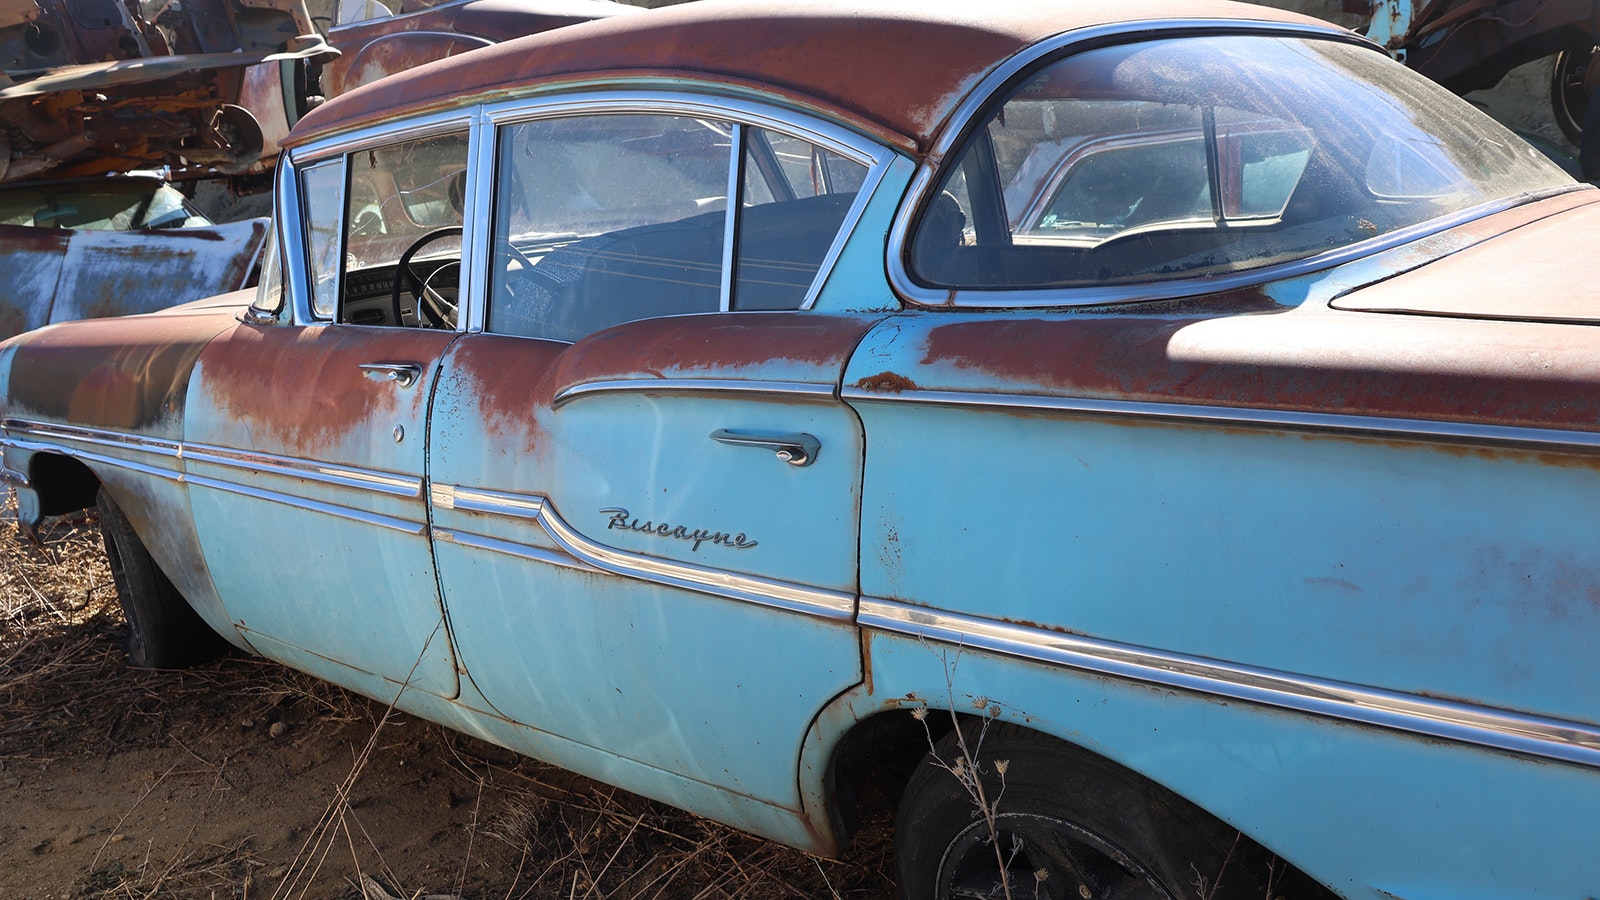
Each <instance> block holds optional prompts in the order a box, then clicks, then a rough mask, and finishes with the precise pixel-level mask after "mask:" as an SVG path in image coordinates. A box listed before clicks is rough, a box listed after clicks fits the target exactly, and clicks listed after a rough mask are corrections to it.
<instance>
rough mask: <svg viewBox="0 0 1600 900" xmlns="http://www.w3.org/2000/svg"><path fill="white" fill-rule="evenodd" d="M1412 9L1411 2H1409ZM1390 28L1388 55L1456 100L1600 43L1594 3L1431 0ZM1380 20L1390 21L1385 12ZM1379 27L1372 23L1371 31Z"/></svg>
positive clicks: (1385, 8) (1383, 8)
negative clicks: (1527, 67) (1528, 66)
mask: <svg viewBox="0 0 1600 900" xmlns="http://www.w3.org/2000/svg"><path fill="white" fill-rule="evenodd" d="M1408 2H1411V0H1408ZM1412 5H1414V6H1416V7H1417V8H1416V9H1415V11H1414V14H1413V16H1412V17H1411V19H1410V21H1409V22H1406V23H1404V24H1403V25H1401V26H1396V27H1391V28H1390V29H1389V30H1390V31H1393V32H1394V34H1393V35H1392V37H1391V38H1390V40H1388V42H1387V43H1388V46H1389V47H1390V49H1391V50H1394V51H1396V52H1399V53H1401V54H1403V56H1404V58H1405V61H1406V64H1407V65H1408V66H1410V67H1412V68H1413V69H1416V70H1417V71H1419V72H1421V73H1422V74H1424V75H1426V76H1428V77H1429V78H1431V79H1433V80H1434V81H1437V82H1439V83H1440V84H1442V85H1444V86H1445V87H1446V88H1449V89H1450V90H1452V91H1455V92H1456V93H1467V92H1469V91H1476V90H1482V89H1485V88H1491V87H1494V86H1495V85H1496V84H1498V83H1499V82H1500V79H1502V78H1504V77H1505V75H1506V73H1507V72H1510V71H1511V70H1512V69H1514V68H1516V67H1517V66H1520V65H1522V64H1524V63H1528V62H1532V61H1533V60H1536V59H1541V58H1543V57H1546V56H1550V55H1552V54H1554V53H1557V52H1559V51H1562V50H1574V49H1584V50H1587V49H1588V48H1591V47H1593V46H1594V45H1595V43H1596V42H1597V40H1600V3H1596V2H1595V0H1434V2H1429V3H1425V4H1424V3H1421V2H1420V0H1416V2H1414V3H1413V4H1412ZM1375 7H1376V8H1377V12H1379V13H1380V14H1384V15H1390V14H1392V13H1393V11H1394V10H1393V8H1392V7H1389V5H1388V4H1375ZM1375 25H1376V23H1375Z"/></svg>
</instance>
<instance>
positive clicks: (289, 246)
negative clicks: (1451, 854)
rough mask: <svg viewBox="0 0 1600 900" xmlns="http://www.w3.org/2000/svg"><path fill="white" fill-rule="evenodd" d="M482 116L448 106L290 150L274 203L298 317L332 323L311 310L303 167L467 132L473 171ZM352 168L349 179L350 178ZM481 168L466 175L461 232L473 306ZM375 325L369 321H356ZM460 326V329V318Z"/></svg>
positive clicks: (464, 288)
mask: <svg viewBox="0 0 1600 900" xmlns="http://www.w3.org/2000/svg"><path fill="white" fill-rule="evenodd" d="M477 123H478V116H477V114H476V108H475V107H473V108H467V109H460V110H447V111H445V112H439V113H433V114H430V115H424V116H418V117H416V118H411V119H406V120H405V121H403V122H391V123H386V124H383V125H374V126H371V127H368V128H362V129H359V130H357V131H350V132H346V133H343V134H338V135H335V136H333V137H330V138H326V139H324V140H320V141H316V142H313V143H310V144H306V145H305V146H302V147H296V148H295V149H293V150H291V151H289V152H288V153H287V154H285V156H286V159H285V160H284V162H286V163H287V165H280V166H279V167H278V172H279V176H278V182H277V185H276V189H275V191H274V194H275V208H276V212H277V216H278V220H279V221H280V222H282V223H283V235H284V238H283V239H284V246H283V250H284V257H285V265H284V278H285V280H286V282H287V283H286V284H285V285H284V291H285V295H286V296H287V297H288V298H289V303H288V304H287V305H288V307H289V308H291V309H292V310H293V312H294V320H293V321H294V322H295V323H296V324H299V325H328V324H332V320H331V319H327V318H322V317H319V316H316V315H314V314H313V313H312V310H311V297H310V295H309V293H308V288H309V286H310V283H311V281H310V274H311V273H310V269H309V266H308V264H307V260H306V251H307V249H308V248H307V244H306V239H305V227H306V223H305V218H304V216H302V215H301V209H300V185H301V183H300V169H301V168H303V167H306V166H310V165H314V164H316V163H318V162H323V161H325V160H329V159H333V158H336V157H341V156H346V155H348V154H350V153H354V152H357V151H360V150H368V149H374V148H377V147H381V146H385V145H388V144H394V143H399V142H401V141H409V140H416V139H418V138H425V137H434V136H436V135H440V134H450V133H456V132H466V133H467V134H468V139H467V140H468V143H467V165H468V172H469V173H470V172H472V171H473V170H472V168H471V167H472V164H473V163H475V162H476V161H477V159H478V156H479V154H478V153H477V143H478V141H479V139H480V138H479V134H478V128H477V127H476V126H477ZM348 177H349V176H348V173H346V180H347V181H348ZM481 177H482V174H481V172H480V173H477V174H476V175H474V176H473V177H469V178H468V179H467V185H466V196H465V198H464V200H463V203H462V210H463V214H464V215H467V219H466V221H467V224H468V225H469V226H470V227H467V228H465V229H463V232H462V237H461V258H462V260H463V264H462V273H461V274H462V282H461V288H460V289H461V302H462V305H463V306H467V305H470V301H471V300H472V298H473V296H474V289H473V287H472V284H473V283H472V282H471V280H470V278H469V270H470V267H469V266H468V265H467V262H466V261H468V260H471V259H472V258H473V256H474V254H475V253H476V252H477V251H476V248H477V246H478V243H477V242H478V241H480V240H481V237H479V235H480V233H481V230H482V226H481V225H479V224H476V223H475V222H474V220H473V219H472V218H471V216H470V214H468V213H469V211H474V210H476V208H477V207H476V205H475V203H476V199H477V198H476V194H477V192H478V191H479V180H480V178H481ZM357 327H361V328H371V327H373V326H370V325H362V326H357ZM457 330H458V331H459V330H461V325H460V324H459V323H458V325H457Z"/></svg>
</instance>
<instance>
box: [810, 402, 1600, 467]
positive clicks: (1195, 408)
mask: <svg viewBox="0 0 1600 900" xmlns="http://www.w3.org/2000/svg"><path fill="white" fill-rule="evenodd" d="M841 397H842V398H843V399H844V400H845V401H846V402H851V403H857V402H861V403H923V404H928V405H932V406H951V407H973V408H982V407H990V408H1000V409H1017V410H1038V411H1043V412H1061V413H1075V414H1081V415H1086V416H1110V417H1118V418H1123V417H1130V418H1141V419H1166V420H1171V421H1175V422H1192V423H1200V424H1214V425H1227V426H1249V427H1257V428H1273V429H1284V430H1293V431H1302V430H1304V431H1335V432H1341V433H1346V434H1354V435H1384V436H1392V437H1414V438H1416V439H1418V440H1425V441H1455V442H1465V443H1493V444H1507V445H1512V446H1521V447H1528V448H1534V449H1540V450H1577V451H1583V452H1595V451H1600V432H1592V431H1571V430H1559V429H1550V428H1528V427H1523V426H1518V425H1487V424H1475V423H1470V422H1446V421H1434V420H1430V419H1400V418H1388V417H1384V416H1363V415H1355V414H1345V413H1318V412H1296V411H1287V410H1284V411H1280V410H1271V409H1249V408H1245V407H1231V406H1206V405H1203V404H1190V403H1159V402H1155V401H1145V400H1094V399H1089V398H1083V397H1040V396H1035V395H1030V394H987V393H978V392H971V393H968V392H965V391H930V390H908V391H902V392H900V393H897V394H879V393H874V392H872V391H864V390H861V389H860V388H846V389H845V390H844V391H843V392H842V394H841Z"/></svg>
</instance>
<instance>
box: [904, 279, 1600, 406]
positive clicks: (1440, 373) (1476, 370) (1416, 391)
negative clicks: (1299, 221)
mask: <svg viewBox="0 0 1600 900" xmlns="http://www.w3.org/2000/svg"><path fill="white" fill-rule="evenodd" d="M1418 275H1419V277H1421V278H1423V279H1425V278H1426V277H1427V276H1426V275H1425V273H1424V272H1419V273H1418ZM1416 286H1418V285H1415V284H1414V285H1413V287H1416ZM1586 296H1589V297H1590V298H1591V301H1593V300H1600V290H1594V291H1587V292H1586ZM1356 297H1359V294H1357V295H1356ZM997 348H1004V349H1003V350H1001V349H997ZM923 360H924V362H926V363H928V364H930V365H933V366H935V368H931V369H922V370H921V374H920V375H919V378H918V384H919V386H920V387H921V388H923V389H928V390H939V389H942V388H945V389H947V388H950V387H952V386H953V382H952V384H940V383H937V382H935V381H933V380H932V378H931V375H930V373H931V372H937V371H940V370H944V371H946V372H950V373H951V374H950V377H951V378H952V379H957V378H958V377H959V376H958V375H957V374H956V373H957V372H958V371H959V370H963V369H965V370H979V371H982V372H984V373H985V374H987V375H989V376H992V377H995V378H998V379H1000V380H1001V381H1002V382H1003V383H1008V384H1015V385H1017V386H1018V389H1019V390H1025V391H1026V392H1030V393H1032V392H1038V391H1040V390H1041V389H1042V390H1043V391H1044V392H1045V393H1048V394H1057V393H1059V394H1063V395H1067V396H1072V397H1081V398H1090V399H1105V400H1126V401H1147V402H1160V403H1190V404H1203V405H1213V406H1224V407H1241V408H1259V409H1272V410H1286V411H1301V412H1316V413H1335V414H1339V413H1342V414H1351V415H1362V416H1389V417H1400V418H1413V419H1417V418H1420V419H1435V420H1446V421H1456V422H1472V423H1485V424H1495V425H1512V426H1525V427H1535V428H1539V427H1543V428H1563V429H1572V430H1579V431H1600V396H1597V395H1596V394H1595V392H1594V390H1593V387H1592V385H1593V383H1594V380H1595V379H1597V378H1600V331H1597V330H1596V329H1594V328H1592V327H1588V326H1575V325H1565V326H1559V325H1538V324H1529V325H1525V326H1521V327H1516V326H1511V327H1508V326H1507V325H1506V324H1505V323H1496V322H1487V321H1471V320H1460V319H1443V318H1434V317H1426V316H1395V315H1389V314H1379V313H1357V312H1344V311H1338V312H1333V313H1327V312H1323V311H1320V310H1316V309H1288V308H1283V309H1281V310H1280V311H1278V312H1275V313H1261V314H1256V315H1247V316H1220V317H1208V316H1204V315H1192V316H1148V315H1128V314H1126V313H1123V314H1107V315H1099V314H1087V315H1075V316H1069V317H1051V318H1039V319H1016V318H1009V317H1008V318H1004V319H990V320H979V321H967V322H954V323H951V324H948V325H940V326H937V327H935V328H933V329H931V330H930V331H929V334H928V337H927V344H926V346H925V348H924V356H923Z"/></svg>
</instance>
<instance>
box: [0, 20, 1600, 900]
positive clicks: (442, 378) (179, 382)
mask: <svg viewBox="0 0 1600 900" xmlns="http://www.w3.org/2000/svg"><path fill="white" fill-rule="evenodd" d="M891 42H892V43H893V45H894V46H895V47H896V48H897V50H898V52H897V53H895V54H893V55H892V58H890V57H889V55H886V54H884V53H882V52H881V48H882V47H884V46H887V45H889V44H890V43H891ZM778 46H781V47H783V48H785V50H784V52H782V53H774V52H768V48H771V47H778ZM1173 73H1181V74H1182V77H1174V74H1173ZM274 197H275V203H276V207H275V208H276V212H277V222H278V224H279V228H278V231H277V232H276V235H275V236H274V238H273V239H272V240H271V241H270V242H269V245H268V252H267V258H266V260H265V261H264V263H263V275H262V280H261V284H260V286H259V288H258V289H257V291H256V292H254V293H253V294H235V295H229V296H224V297H218V298H213V299H211V300H207V301H200V302H197V303H194V304H190V305H187V306H184V307H179V308H176V309H172V310H167V311H163V312H160V313H154V314H150V315H143V316H132V317H126V318H121V319H106V320H96V321H84V322H75V323H65V324H62V325H58V326H55V327H52V328H48V329H44V330H42V331H40V332H37V333H33V334H29V335H23V336H19V337H17V338H13V339H11V340H9V341H7V342H5V343H4V344H0V396H3V397H4V409H3V417H0V447H3V462H4V466H3V469H0V474H3V476H4V477H5V478H6V479H7V480H8V481H9V483H10V484H12V485H13V487H15V488H16V491H17V496H18V502H19V520H20V521H21V523H22V524H23V525H24V526H25V527H27V526H30V525H33V524H36V523H38V522H39V521H40V520H41V519H42V517H44V516H48V515H59V514H65V513H68V512H72V511H76V510H80V509H85V508H89V507H95V508H97V509H98V511H99V514H100V516H101V521H102V525H103V528H104V530H105V534H106V538H107V547H108V552H109V553H110V555H111V558H112V561H113V570H114V572H116V573H117V585H118V591H119V593H120V594H121V596H122V599H123V604H124V608H125V610H126V611H127V614H128V622H129V635H130V656H131V658H132V659H133V661H134V662H135V663H136V664H140V665H159V666H167V665H179V664H184V663H188V662H193V661H195V660H196V659H200V658H204V657H205V656H206V655H207V654H208V653H210V652H213V651H214V650H215V649H216V647H215V644H216V642H217V641H219V640H225V641H227V642H228V643H229V644H231V645H233V646H234V647H237V648H239V649H241V650H244V651H248V652H252V653H256V654H259V655H262V656H266V657H269V658H271V659H275V660H278V661H280V662H283V663H285V664H287V665H290V666H292V667H295V668H297V669H301V670H304V671H307V672H310V673H313V674H316V675H318V676H320V677H323V678H326V679H328V680H331V681H334V682H337V683H339V684H342V685H345V686H347V687H350V688H351V689H354V690H357V691H360V692H362V693H364V694H366V695H369V696H372V697H375V698H378V699H380V700H382V701H383V702H386V703H393V704H394V706H395V707H396V708H398V709H402V710H405V711H407V712H409V713H412V714H415V715H418V716H422V717H425V718H428V719H430V720H433V721H436V722H440V723H443V724H445V725H448V726H451V727H454V728H458V729H461V730H463V731H465V732H468V733H471V734H473V735H476V736H479V737H482V738H484V739H487V740H491V741H495V742H497V743H500V744H502V745H504V746H507V747H511V748H514V749H516V750H517V751H519V752H523V753H527V754H530V755H533V756H536V757H539V758H541V759H545V760H548V761H550V762H553V763H555V764H558V765H561V766H563V767H566V768H568V769H571V770H573V771H576V772H580V773H583V774H585V775H589V776H591V777H595V778H598V779H602V780H605V781H608V782H610V783H612V784H616V785H619V786H621V787H623V788H626V789H628V790H631V791H635V792H637V793H640V794H643V795H646V796H649V797H652V798H656V799H659V800H662V801H665V802H668V803H672V804H675V805H678V806H680V807H682V808H685V809H689V810H692V811H694V812H696V813H698V814H701V815H706V816H710V817H713V818H716V819H718V820H720V821H724V822H728V823H731V824H734V825H737V826H739V827H741V828H745V829H747V830H750V831H752V832H755V833H758V834H761V835H764V836H767V837H770V838H773V839H775V840H779V841H783V842H785V843H787V844H790V845H793V846H796V847H800V848H803V849H806V850H808V851H811V852H814V853H820V854H837V853H842V852H844V851H845V848H846V847H847V846H848V838H849V836H850V834H851V830H852V828H853V827H855V825H856V824H857V823H858V821H859V819H858V817H857V813H858V803H857V801H858V800H859V799H860V798H862V797H863V796H865V795H866V794H867V793H869V792H867V791H866V790H865V788H866V787H868V786H877V787H879V788H881V790H882V791H883V792H884V793H886V794H887V795H888V796H889V800H890V802H891V803H894V804H897V808H898V812H897V813H896V814H895V819H894V823H895V829H896V846H897V849H896V865H897V868H898V872H899V880H900V887H901V891H902V894H903V896H905V897H907V898H915V900H923V898H927V897H934V898H940V900H953V898H959V897H975V896H979V897H981V896H999V895H1003V894H1005V893H1007V892H1011V894H1012V896H1033V897H1074V896H1077V897H1139V898H1165V900H1173V898H1179V897H1193V896H1207V897H1226V898H1234V900H1245V898H1248V900H1258V898H1260V897H1264V896H1278V895H1280V894H1281V895H1287V896H1294V897H1297V898H1305V897H1309V898H1316V897H1327V896H1343V897H1352V898H1355V897H1359V898H1372V900H1379V898H1389V897H1439V898H1444V897H1462V896H1493V897H1536V896H1589V895H1593V894H1595V893H1596V889H1597V887H1600V868H1597V863H1596V861H1595V856H1594V854H1593V852H1592V850H1593V847H1594V846H1596V845H1597V844H1600V825H1597V823H1596V821H1595V819H1594V817H1593V815H1592V814H1591V813H1592V810H1593V809H1594V808H1596V807H1597V806H1600V701H1597V699H1596V698H1597V697H1600V658H1597V657H1596V655H1595V654H1594V653H1593V652H1592V646H1591V644H1592V637H1593V635H1594V634H1595V633H1596V632H1597V631H1600V603H1597V602H1596V598H1597V597H1600V549H1597V548H1596V545H1595V540H1594V536H1595V535H1596V534H1597V533H1600V292H1597V290H1596V288H1595V287H1594V286H1593V280H1592V279H1591V278H1589V277H1588V274H1587V271H1586V269H1585V268H1584V267H1582V266H1580V265H1578V264H1577V263H1576V262H1575V260H1577V259H1579V258H1580V256H1579V255H1578V253H1577V251H1576V249H1575V248H1577V247H1579V246H1587V245H1589V244H1592V243H1593V241H1594V239H1595V236H1596V235H1600V190H1596V189H1594V188H1592V187H1588V186H1584V185H1579V184H1577V183H1575V182H1573V181H1572V180H1571V179H1570V178H1568V177H1567V176H1566V175H1565V174H1564V173H1562V172H1561V171H1560V170H1559V169H1557V168H1555V167H1554V166H1553V165H1552V164H1550V163H1549V162H1548V161H1547V160H1545V159H1544V158H1543V157H1541V156H1539V155H1538V154H1537V153H1536V152H1535V151H1533V150H1532V149H1531V148H1530V147H1528V146H1527V145H1526V144H1525V143H1523V142H1521V141H1519V140H1517V139H1516V138H1515V137H1514V136H1512V135H1511V134H1510V133H1509V132H1506V131H1505V130H1504V129H1502V128H1500V127H1499V126H1498V125H1496V124H1494V123H1493V122H1492V121H1490V120H1489V119H1488V118H1487V117H1485V116H1483V115H1482V114H1480V113H1478V112H1477V111H1476V110H1474V109H1472V108H1471V107H1470V106H1468V105H1466V104H1464V103H1461V102H1460V101H1459V100H1457V99H1455V98H1453V97H1451V96H1450V95H1449V93H1448V92H1447V91H1445V90H1444V89H1443V88H1441V87H1439V86H1438V85H1435V84H1433V83H1431V82H1429V81H1427V80H1426V79H1424V78H1422V77H1421V76H1419V75H1417V74H1416V73H1414V72H1411V71H1409V70H1407V69H1405V68H1404V67H1403V66H1400V65H1398V64H1396V63H1395V62H1394V61H1393V60H1391V59H1389V58H1388V57H1387V55H1386V54H1385V53H1384V51H1383V49H1382V48H1381V47H1379V46H1377V45H1376V44H1373V43H1371V42H1369V41H1366V40H1364V39H1362V38H1360V37H1358V36H1355V35H1352V34H1350V33H1349V32H1346V31H1343V30H1339V29H1335V28H1332V27H1330V26H1327V25H1326V24H1323V23H1319V22H1316V21H1314V20H1311V19H1308V18H1304V17H1300V16H1295V15H1291V14H1287V13H1280V12H1275V11H1272V10H1268V9H1264V8H1261V7H1251V6H1244V5H1238V4H1232V3H1226V2H1214V0H1197V2H1196V0H1185V2H1181V3H1179V2H1171V0H1130V2H1128V3H1125V4H1121V5H1119V6H1118V8H1117V9H1116V10H1115V11H1108V10H1106V9H1105V8H1103V7H1101V6H1099V5H1097V4H1079V5H1068V6H1061V7H1046V8H1041V7H1040V6H1039V5H1037V4H1032V3H1026V2H1020V0H1016V2H1013V0H997V2H994V3H990V4H986V6H985V8H984V10H983V13H982V15H981V16H975V15H968V14H965V13H960V12H953V11H951V10H949V9H938V8H928V7H924V6H921V5H908V4H903V3H898V2H891V0H884V2H871V0H851V2H842V0H840V2H816V3H811V4H807V5H805V6H803V7H800V8H794V9H789V8H783V7H778V6H774V5H771V4H763V3H755V2H744V0H705V2H702V3H696V4H690V5H686V6H682V7H676V8H673V9H671V10H662V11H654V12H652V13H650V14H649V15H640V16H632V17H616V18H613V19H610V20H607V21H604V22H597V23H588V24H581V25H574V26H572V27H570V28H563V29H558V30H555V31H551V32H547V33H545V34H542V35H536V36H533V37H530V38H524V39H519V40H516V41H511V42H508V43H505V44H501V45H498V46H496V47H491V48H485V49H482V50H476V51H473V53H472V54H471V55H470V57H465V56H464V57H460V58H455V59H450V60H444V61H441V62H438V63H435V64H432V65H429V66H426V67H422V68H419V69H417V70H415V71H412V72H409V73H404V74H400V75H396V76H392V77H389V78H385V79H382V80H379V81H376V82H374V83H372V84H369V85H366V86H364V87H361V88H359V89H357V90H355V91H353V92H351V93H350V94H348V95H346V96H344V97H340V98H335V99H333V100H331V101H329V102H328V103H327V104H325V105H323V106H320V107H318V108H317V109H315V110H313V111H311V112H310V113H308V114H307V116H306V117H305V118H304V119H303V120H302V121H301V122H300V124H299V125H298V126H297V128H296V130H295V132H294V133H293V134H292V135H291V136H290V137H289V139H288V141H287V145H286V150H285V156H284V158H283V161H282V163H281V164H280V167H279V170H278V180H277V184H276V189H275V195H274ZM886 772H888V773H894V772H901V773H909V777H907V778H898V779H897V778H894V777H882V776H883V774H884V773H886ZM963 773H965V774H964V775H963ZM879 778H881V780H879V781H874V779H879ZM974 795H980V796H982V797H987V798H993V804H992V805H989V801H988V800H984V801H983V803H981V804H978V805H975V804H974V801H973V799H972V797H973V796H974ZM1001 848H1005V852H1000V850H1001Z"/></svg>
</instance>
